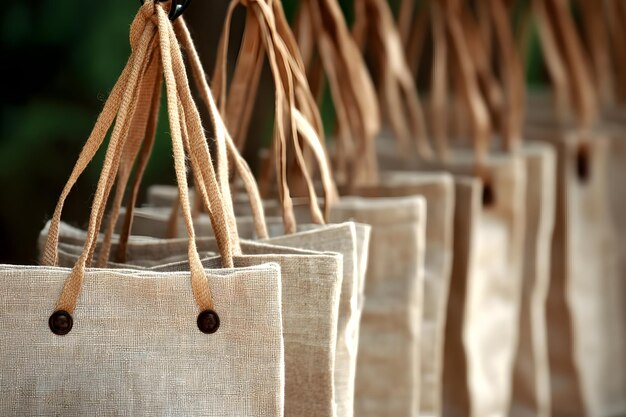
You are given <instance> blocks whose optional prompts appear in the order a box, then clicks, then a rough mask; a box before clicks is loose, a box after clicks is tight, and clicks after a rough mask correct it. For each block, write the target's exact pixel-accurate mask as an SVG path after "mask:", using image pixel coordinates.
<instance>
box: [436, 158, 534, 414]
mask: <svg viewBox="0 0 626 417" xmlns="http://www.w3.org/2000/svg"><path fill="white" fill-rule="evenodd" d="M489 158H490V159H489V162H488V164H487V166H486V168H487V174H486V176H487V178H488V179H487V183H486V184H484V185H483V187H489V190H488V191H487V192H486V193H487V194H484V193H485V191H484V189H483V190H480V189H479V190H477V189H476V188H477V187H476V186H475V185H471V184H472V183H469V184H467V183H466V182H465V181H464V182H461V183H460V185H459V186H458V187H457V191H458V193H457V196H456V199H455V201H456V205H457V208H456V211H457V212H458V213H461V214H459V215H460V216H461V218H460V219H459V218H457V220H455V240H457V239H459V240H460V241H459V242H458V243H457V242H455V249H454V264H455V265H454V266H453V271H454V272H453V278H452V283H451V289H450V300H449V308H448V316H447V317H448V321H449V322H450V323H449V324H450V326H448V328H447V330H446V341H445V343H446V354H445V355H446V356H445V359H444V369H445V368H447V370H444V415H446V416H465V415H468V411H467V410H469V413H470V414H469V415H471V416H476V417H479V416H487V415H494V416H503V415H506V414H507V413H508V410H509V405H510V399H511V390H512V380H513V363H514V359H515V353H516V350H517V343H518V323H519V311H520V302H521V292H522V269H523V265H522V260H523V253H524V223H525V206H524V198H525V195H526V169H525V165H524V161H523V159H522V158H521V157H516V156H509V155H506V154H492V155H490V157H489ZM452 161H454V162H453V163H451V165H450V166H451V169H452V170H453V171H454V172H457V173H459V174H463V173H465V174H471V173H472V171H473V169H474V162H472V161H473V157H472V156H471V154H469V153H464V152H460V151H459V152H457V154H456V155H455V156H454V157H453V158H452ZM459 187H460V188H459ZM476 193H480V194H479V195H478V196H476ZM481 196H483V198H482V199H483V204H482V206H481V207H479V208H476V206H475V205H476V204H477V203H476V201H477V200H476V199H478V201H480V199H481ZM462 213H467V214H465V215H463V214H462ZM459 222H460V223H461V224H459ZM463 231H467V232H463ZM462 233H468V235H467V236H465V235H463V234H462ZM457 263H458V265H456V264H457ZM462 268H467V270H464V269H462ZM458 342H461V346H459V345H458ZM461 349H462V350H461ZM459 368H460V369H459ZM465 372H466V378H463V377H462V375H463V373H465Z"/></svg>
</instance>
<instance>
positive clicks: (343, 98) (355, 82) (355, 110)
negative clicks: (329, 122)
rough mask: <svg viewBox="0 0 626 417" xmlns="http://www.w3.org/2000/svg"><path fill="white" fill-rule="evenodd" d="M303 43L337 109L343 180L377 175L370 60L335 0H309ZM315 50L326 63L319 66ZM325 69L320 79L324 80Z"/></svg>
mask: <svg viewBox="0 0 626 417" xmlns="http://www.w3.org/2000/svg"><path fill="white" fill-rule="evenodd" d="M298 22H299V24H298V27H297V28H296V33H297V34H298V44H299V45H300V48H301V50H302V56H303V61H304V66H305V67H307V68H309V73H310V72H312V71H314V70H315V69H317V68H320V69H321V70H323V74H324V75H325V76H326V79H327V81H328V85H329V87H330V93H331V98H332V101H333V104H334V109H335V113H336V130H337V133H336V140H335V149H334V153H333V158H334V162H335V175H336V176H337V177H338V178H339V182H340V183H343V184H346V183H347V184H348V185H349V186H356V185H364V184H367V183H370V184H371V183H375V182H377V181H378V167H377V160H376V147H375V143H374V139H375V136H376V135H377V134H378V131H379V130H380V114H379V108H378V103H377V101H376V92H375V89H374V85H373V82H372V80H371V78H370V76H369V73H368V70H367V67H366V65H365V61H364V59H363V57H362V55H361V51H360V50H359V47H358V46H357V44H356V43H355V41H354V39H353V38H352V35H351V33H350V30H349V29H348V26H347V24H346V22H345V20H344V18H343V14H342V12H341V8H340V7H339V4H338V3H337V1H336V0H306V1H304V2H302V3H301V5H300V10H299V14H298ZM314 51H315V52H317V57H318V59H319V63H320V64H321V65H319V66H315V65H316V64H317V63H318V61H314V59H313V58H314ZM322 78H323V75H322V74H317V76H316V80H317V81H318V84H320V85H321V79H322Z"/></svg>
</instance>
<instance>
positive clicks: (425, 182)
mask: <svg viewBox="0 0 626 417" xmlns="http://www.w3.org/2000/svg"><path fill="white" fill-rule="evenodd" d="M353 192H354V193H356V194H359V195H360V196H363V197H407V196H414V195H421V196H422V197H424V198H425V199H426V216H427V219H428V220H427V222H426V257H425V261H424V296H423V299H424V302H423V311H422V320H421V336H420V338H421V346H420V348H419V352H418V353H419V355H420V369H421V370H420V382H419V392H417V393H416V395H417V397H418V401H419V410H420V414H421V415H440V414H441V399H442V394H441V392H442V391H441V390H442V388H441V383H442V378H443V374H442V372H443V338H444V331H445V312H446V308H447V301H448V289H449V285H450V273H451V269H452V233H453V220H454V217H453V216H454V180H453V177H452V175H450V174H448V173H427V172H400V171H398V172H393V171H384V172H383V173H382V174H381V177H380V183H379V185H377V186H369V187H359V188H357V189H355V190H353Z"/></svg>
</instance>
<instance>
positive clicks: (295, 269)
mask: <svg viewBox="0 0 626 417" xmlns="http://www.w3.org/2000/svg"><path fill="white" fill-rule="evenodd" d="M343 226H344V227H347V228H348V233H350V232H352V233H354V225H351V224H346V225H343ZM350 226H352V227H350ZM65 228H67V229H68V230H67V232H66V233H67V234H68V235H71V234H75V232H72V229H71V228H69V227H67V226H65ZM62 233H63V230H62ZM44 234H45V231H44ZM335 234H336V233H335ZM344 234H345V233H344ZM181 240H182V239H174V240H167V239H154V240H152V241H143V242H129V245H128V251H129V252H132V253H133V254H134V257H133V258H132V261H133V263H134V264H135V265H140V266H143V267H147V268H151V269H153V270H155V269H156V270H159V271H162V270H183V269H185V268H186V269H188V267H189V265H188V263H186V261H185V262H181V260H182V259H184V258H185V248H183V247H182V246H180V244H179V242H180V241H181ZM342 240H343V242H345V241H346V239H342ZM348 241H349V240H348ZM196 245H197V247H198V248H199V249H200V250H201V251H212V252H217V246H216V241H215V239H213V238H198V239H197V240H196ZM176 246H178V248H176ZM164 248H167V249H168V251H169V253H170V256H172V255H174V254H176V253H177V252H178V255H179V256H178V260H177V259H174V258H173V257H172V258H170V259H167V260H165V259H164V260H163V261H162V262H160V263H158V264H156V265H155V263H154V261H153V259H155V258H158V257H159V256H160V254H161V253H162V252H163V249H164ZM115 249H116V248H115V246H114V247H113V250H115ZM176 249H178V251H176ZM241 249H242V253H243V254H242V255H238V256H235V257H234V258H233V259H234V264H235V266H236V267H248V266H254V265H260V264H264V263H268V262H272V263H276V264H278V265H279V266H280V269H281V277H282V291H281V294H282V312H283V326H282V327H283V336H284V341H285V342H284V343H285V414H286V415H294V416H295V415H299V416H305V415H311V416H313V415H316V416H318V415H319V416H322V415H325V416H332V415H335V411H334V407H335V404H334V383H333V375H334V369H335V352H336V345H337V328H338V323H337V317H338V309H339V294H340V290H341V286H342V282H341V281H342V272H343V263H342V262H343V259H342V256H341V255H340V254H337V253H328V252H326V253H322V252H313V251H305V250H296V249H292V248H288V247H285V246H278V245H270V244H267V243H256V242H246V241H241ZM354 249H355V250H356V248H355V247H354ZM142 255H143V256H142ZM214 257H215V255H213V258H214ZM216 262H217V261H216V260H215V259H214V260H210V259H208V260H207V259H206V258H205V259H204V260H203V265H204V266H205V268H206V267H209V266H212V265H215V264H216ZM163 265H169V267H168V268H163ZM122 267H123V265H122ZM311 317H315V320H311Z"/></svg>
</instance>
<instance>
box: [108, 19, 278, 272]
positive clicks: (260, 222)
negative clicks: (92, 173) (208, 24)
mask: <svg viewBox="0 0 626 417" xmlns="http://www.w3.org/2000/svg"><path fill="white" fill-rule="evenodd" d="M174 28H175V31H176V33H177V37H178V39H179V41H180V42H181V45H182V47H183V48H184V49H186V51H187V57H188V59H189V60H190V61H191V69H192V73H193V76H194V79H195V81H196V87H197V89H198V91H200V95H201V98H202V100H203V102H204V103H205V105H206V107H207V109H208V113H209V115H210V121H211V125H212V126H214V129H215V136H216V150H217V155H218V156H221V157H222V159H224V160H225V159H226V157H225V155H226V154H227V153H228V154H229V156H230V157H231V160H232V161H234V163H235V167H236V171H237V172H238V173H239V175H240V177H241V178H242V181H243V184H244V187H245V189H246V191H247V193H248V196H249V201H250V205H251V208H252V215H253V220H254V225H255V228H256V233H257V236H258V237H259V238H261V239H266V238H267V237H268V233H267V227H266V224H265V215H264V212H263V207H262V203H261V199H260V195H259V192H258V189H257V186H256V182H255V181H254V177H253V175H252V173H251V171H250V168H249V166H248V165H247V163H246V162H245V160H244V159H243V158H242V157H241V155H239V153H238V151H237V149H236V147H235V145H234V143H233V142H232V138H231V137H230V135H228V132H227V131H226V129H225V126H224V124H223V121H222V119H221V117H220V116H219V112H218V110H217V107H216V105H215V101H214V100H213V97H212V95H211V91H210V89H209V87H208V83H207V82H206V78H205V75H204V72H203V70H202V66H201V63H200V59H199V56H198V54H197V51H196V50H195V46H194V44H193V41H192V39H191V35H190V33H189V31H188V29H187V27H186V24H185V21H184V20H183V19H182V18H179V19H177V20H176V21H175V23H174ZM153 72H155V74H156V71H154V69H153ZM144 83H147V85H148V86H149V87H148V88H155V89H157V91H155V94H154V96H153V97H155V98H156V100H153V103H152V106H148V105H147V104H146V105H141V104H138V105H135V106H134V107H135V108H138V109H145V111H144V113H145V114H143V115H139V117H135V124H139V126H140V127H141V126H143V127H144V130H145V122H144V119H148V118H150V119H152V120H153V122H152V123H151V126H150V128H151V131H150V132H149V133H148V134H147V135H146V136H145V143H144V144H143V146H142V153H141V155H140V159H139V161H138V167H137V174H136V176H135V181H134V184H133V192H132V194H131V198H130V201H129V204H128V207H127V212H126V217H125V221H124V224H123V227H122V231H121V234H120V242H119V244H118V251H117V254H116V261H117V262H121V263H123V262H125V259H126V248H127V243H128V238H129V236H130V227H131V225H132V214H133V208H134V205H135V202H136V199H137V193H138V190H139V184H140V182H141V177H142V175H143V171H144V170H145V165H146V162H147V159H148V156H149V152H150V149H151V147H152V142H153V141H154V128H155V127H156V117H157V115H158V103H159V100H160V96H159V93H160V88H161V83H160V82H158V83H155V81H154V77H146V79H144ZM140 96H142V95H141V94H140ZM143 96H145V100H149V99H150V96H149V95H143ZM137 121H139V123H137ZM144 133H145V132H144ZM130 136H131V138H130V141H129V142H128V145H127V148H131V149H133V150H134V152H133V151H131V150H130V149H129V150H126V151H125V152H124V155H132V156H131V157H130V158H126V159H125V161H124V162H125V163H124V164H122V165H121V166H120V176H119V178H118V187H117V193H116V197H115V200H114V202H113V205H112V209H111V213H110V216H109V218H110V220H109V227H108V228H107V232H106V234H105V239H104V242H103V245H102V249H101V252H100V257H99V261H98V266H100V267H104V266H105V265H106V262H107V260H108V256H109V249H110V245H111V236H112V234H113V231H114V227H115V224H116V223H117V218H118V214H119V210H120V207H121V203H122V198H123V194H124V190H125V189H126V182H127V180H128V174H130V171H131V169H132V165H133V162H134V159H135V157H136V152H137V150H138V148H139V147H140V146H141V141H144V134H143V133H141V132H140V131H139V132H135V129H131V134H130ZM224 148H226V150H225V149H224ZM221 167H222V172H221V173H218V179H219V182H220V190H221V192H222V196H223V197H224V198H225V199H226V198H227V199H229V200H230V199H231V197H230V188H229V186H228V185H229V184H228V175H227V172H225V171H226V169H225V168H226V167H224V166H223V165H222V166H221ZM195 201H196V203H197V204H200V205H202V204H203V201H202V198H200V197H198V198H196V200H195ZM178 209H179V203H178V200H177V202H176V208H175V210H174V211H173V213H172V218H171V219H170V222H171V223H172V224H173V225H177V223H178V212H179V210H178ZM229 210H232V205H230V206H229ZM192 214H193V212H192ZM231 219H234V218H231ZM236 227H237V226H236V224H232V222H231V225H230V228H231V230H235V231H236V230H237V229H236ZM170 228H172V229H173V230H175V228H174V227H172V226H170ZM235 238H236V236H235Z"/></svg>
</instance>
